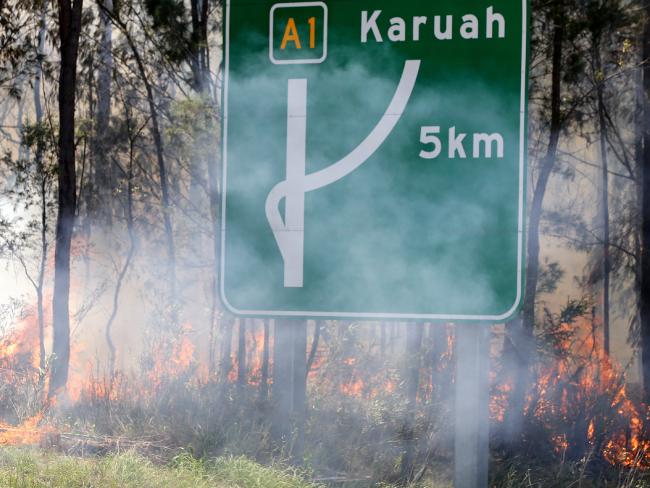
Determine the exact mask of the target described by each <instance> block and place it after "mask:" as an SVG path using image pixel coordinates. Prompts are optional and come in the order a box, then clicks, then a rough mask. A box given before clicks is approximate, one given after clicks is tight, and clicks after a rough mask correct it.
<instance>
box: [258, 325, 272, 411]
mask: <svg viewBox="0 0 650 488" xmlns="http://www.w3.org/2000/svg"><path fill="white" fill-rule="evenodd" d="M269 329H270V323H269V319H264V345H263V346H262V347H263V350H262V379H261V381H260V400H261V401H262V402H266V401H268V399H269V333H270V330H269Z"/></svg>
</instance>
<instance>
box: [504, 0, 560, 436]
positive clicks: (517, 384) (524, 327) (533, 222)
mask: <svg viewBox="0 0 650 488" xmlns="http://www.w3.org/2000/svg"><path fill="white" fill-rule="evenodd" d="M553 21H554V27H553V39H552V46H553V47H552V60H551V126H550V131H549V142H548V146H547V149H546V154H545V156H544V159H543V160H542V161H541V167H540V172H539V176H538V178H537V183H536V185H535V191H534V193H533V201H532V204H531V206H530V217H529V223H528V258H527V272H526V288H525V295H524V304H523V310H522V318H523V322H522V323H520V322H519V321H518V320H513V321H511V322H510V324H508V325H509V328H508V333H509V340H510V341H511V342H512V347H514V348H515V349H516V357H517V358H519V359H520V360H521V363H519V364H518V365H517V367H516V368H515V369H514V370H513V371H514V374H513V376H514V378H513V383H514V384H513V387H512V394H511V396H510V402H509V405H508V411H507V414H506V415H507V420H506V426H507V429H508V432H509V434H507V439H506V442H507V443H509V444H510V445H513V443H516V438H517V437H518V436H519V434H520V433H521V429H522V427H523V414H524V412H523V409H524V399H525V396H526V389H527V388H528V386H529V383H530V364H531V358H532V354H533V352H534V347H533V333H534V329H535V301H536V298H537V282H538V279H539V251H540V244H539V227H540V221H541V217H542V203H543V201H544V195H545V194H546V187H547V185H548V181H549V179H550V177H551V173H552V172H553V168H554V166H555V161H556V155H557V148H558V143H559V139H560V131H561V129H562V123H563V120H562V114H561V84H562V47H563V44H564V35H565V28H566V25H565V22H566V19H565V6H564V2H563V1H561V0H560V1H559V2H557V5H556V6H555V11H554V12H553Z"/></svg>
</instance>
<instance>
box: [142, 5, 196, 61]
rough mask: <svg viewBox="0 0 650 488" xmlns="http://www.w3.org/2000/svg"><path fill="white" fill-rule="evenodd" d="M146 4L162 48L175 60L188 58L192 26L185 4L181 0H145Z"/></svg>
mask: <svg viewBox="0 0 650 488" xmlns="http://www.w3.org/2000/svg"><path fill="white" fill-rule="evenodd" d="M144 6H145V9H146V10H147V13H148V14H149V16H150V18H151V20H152V27H153V30H154V32H155V33H156V36H157V37H158V40H159V41H160V44H161V45H160V49H161V50H162V51H164V53H165V54H166V56H167V57H168V58H169V59H170V60H172V61H174V62H182V61H184V60H185V59H187V57H188V53H189V44H190V28H189V22H188V19H187V11H186V9H185V4H184V3H183V2H182V1H181V0H145V2H144Z"/></svg>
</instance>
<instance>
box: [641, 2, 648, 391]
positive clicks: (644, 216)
mask: <svg viewBox="0 0 650 488" xmlns="http://www.w3.org/2000/svg"><path fill="white" fill-rule="evenodd" d="M649 60H650V2H646V4H645V24H644V30H643V91H644V95H645V96H644V97H643V116H642V118H643V122H642V124H643V160H642V166H643V167H642V168H641V169H642V171H641V175H642V202H641V221H642V222H641V240H642V243H641V287H640V288H641V290H640V302H641V331H640V341H641V366H642V371H643V390H644V399H645V403H646V404H650V63H649V62H648V61H649Z"/></svg>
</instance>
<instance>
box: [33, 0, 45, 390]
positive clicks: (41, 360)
mask: <svg viewBox="0 0 650 488" xmlns="http://www.w3.org/2000/svg"><path fill="white" fill-rule="evenodd" d="M46 14H47V3H44V4H43V10H42V11H41V19H40V22H39V27H38V63H37V65H36V74H35V76H34V111H35V114H36V124H37V125H38V127H39V128H40V127H41V124H42V123H43V106H42V104H41V80H42V77H43V65H42V63H43V57H44V56H45V34H46V29H47V28H46V25H45V18H46ZM44 152H45V143H44V141H43V140H42V138H41V137H39V138H38V141H37V145H36V155H35V160H36V172H37V175H38V177H39V178H40V188H39V190H40V197H41V257H40V263H39V267H38V277H37V285H36V302H37V313H38V353H39V354H38V367H39V368H40V370H41V373H40V375H41V382H42V380H43V379H44V377H43V372H44V371H45V366H46V358H45V300H44V296H43V288H44V282H45V264H46V262H47V251H48V247H49V245H48V240H47V189H48V180H49V177H48V176H47V175H46V174H45V168H44V166H43V153H44Z"/></svg>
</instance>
